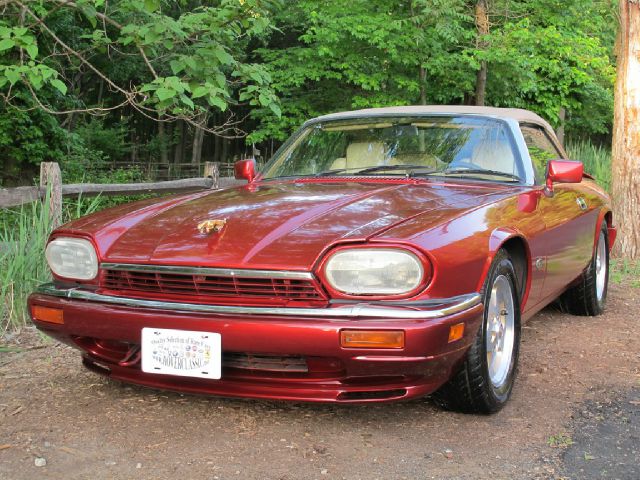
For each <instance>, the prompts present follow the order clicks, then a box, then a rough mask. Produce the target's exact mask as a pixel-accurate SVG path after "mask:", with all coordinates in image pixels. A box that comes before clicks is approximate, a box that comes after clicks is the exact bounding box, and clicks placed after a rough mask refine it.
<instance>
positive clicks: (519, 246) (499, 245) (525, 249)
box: [478, 228, 531, 308]
mask: <svg viewBox="0 0 640 480" xmlns="http://www.w3.org/2000/svg"><path fill="white" fill-rule="evenodd" d="M500 249H504V250H506V251H507V253H508V254H509V257H510V258H511V261H512V262H513V268H514V270H515V273H516V280H517V282H518V284H517V285H516V286H517V289H518V297H519V299H520V308H524V305H525V303H526V301H527V298H528V296H529V291H530V288H531V274H530V273H531V272H530V265H531V250H530V248H529V243H528V242H527V240H526V238H525V237H524V235H522V233H520V232H518V231H516V230H511V229H503V228H499V229H496V230H494V231H493V233H492V234H491V236H490V238H489V252H488V253H489V254H488V255H487V260H486V262H485V266H484V269H483V272H482V276H481V279H480V282H479V284H478V291H481V290H482V288H484V285H485V283H486V280H487V275H488V273H489V268H491V263H492V262H493V259H494V258H495V255H496V253H497V252H498V250H500Z"/></svg>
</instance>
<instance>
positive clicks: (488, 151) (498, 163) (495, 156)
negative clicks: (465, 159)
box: [471, 140, 516, 175]
mask: <svg viewBox="0 0 640 480" xmlns="http://www.w3.org/2000/svg"><path fill="white" fill-rule="evenodd" d="M471 162H473V163H474V164H476V165H478V166H479V167H481V168H485V169H487V170H496V171H498V172H504V173H510V174H512V175H515V174H516V162H515V157H514V156H513V150H512V148H511V145H509V144H508V143H507V142H506V141H503V140H489V141H484V142H481V143H479V144H478V145H476V147H475V148H474V149H473V154H472V155H471Z"/></svg>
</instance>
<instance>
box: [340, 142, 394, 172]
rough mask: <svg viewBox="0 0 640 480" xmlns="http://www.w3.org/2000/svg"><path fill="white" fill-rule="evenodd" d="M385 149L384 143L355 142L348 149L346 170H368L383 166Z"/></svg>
mask: <svg viewBox="0 0 640 480" xmlns="http://www.w3.org/2000/svg"><path fill="white" fill-rule="evenodd" d="M384 159H385V148H384V143H382V142H354V143H351V144H350V145H349V146H348V147H347V155H346V168H366V167H375V166H378V165H383V164H384Z"/></svg>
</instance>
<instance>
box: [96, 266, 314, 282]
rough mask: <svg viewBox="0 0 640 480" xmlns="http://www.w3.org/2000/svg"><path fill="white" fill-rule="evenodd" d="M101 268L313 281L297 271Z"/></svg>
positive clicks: (308, 276) (309, 274)
mask: <svg viewBox="0 0 640 480" xmlns="http://www.w3.org/2000/svg"><path fill="white" fill-rule="evenodd" d="M100 268H104V269H108V270H123V271H127V272H147V273H173V274H182V275H211V276H216V277H237V278H274V279H284V280H313V279H314V276H313V274H312V273H310V272H297V271H295V270H251V269H243V268H210V267H186V266H185V267H181V266H178V265H142V264H138V263H102V264H100Z"/></svg>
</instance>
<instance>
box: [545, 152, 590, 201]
mask: <svg viewBox="0 0 640 480" xmlns="http://www.w3.org/2000/svg"><path fill="white" fill-rule="evenodd" d="M583 173H584V166H583V165H582V162H574V161H573V160H550V161H549V163H547V175H546V190H547V191H548V192H549V193H551V192H553V184H554V183H580V182H581V181H582V175H583Z"/></svg>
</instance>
